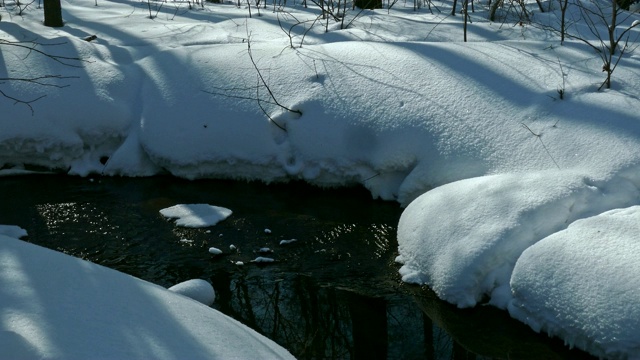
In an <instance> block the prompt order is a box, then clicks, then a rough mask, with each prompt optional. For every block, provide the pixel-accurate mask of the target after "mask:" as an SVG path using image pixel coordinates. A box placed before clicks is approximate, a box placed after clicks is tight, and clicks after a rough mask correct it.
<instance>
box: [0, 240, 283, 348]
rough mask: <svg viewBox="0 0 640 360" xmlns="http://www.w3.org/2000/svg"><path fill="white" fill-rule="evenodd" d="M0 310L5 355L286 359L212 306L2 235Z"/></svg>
mask: <svg viewBox="0 0 640 360" xmlns="http://www.w3.org/2000/svg"><path fill="white" fill-rule="evenodd" d="M53 270H55V271H53ZM0 309H1V310H0V314H1V316H0V317H1V318H2V331H0V347H1V348H2V356H3V357H6V358H13V359H35V358H38V359H89V358H96V357H97V358H110V359H141V358H154V359H177V358H188V359H280V358H282V359H293V357H292V356H291V355H290V354H289V353H288V352H287V351H286V350H284V349H283V348H281V347H280V346H278V345H276V344H275V343H274V342H272V341H271V340H269V339H267V338H265V337H264V336H262V335H260V334H258V333H256V332H255V331H253V330H251V329H249V328H248V327H246V326H244V325H242V324H240V323H238V322H237V321H235V320H233V319H231V318H229V317H227V316H225V315H223V314H221V313H220V312H218V311H217V310H214V309H212V308H209V307H207V306H205V305H202V304H200V303H198V302H195V301H193V300H191V299H188V298H186V297H183V296H181V295H178V294H175V293H173V292H171V291H168V290H167V289H164V288H162V287H159V286H156V285H153V284H150V283H148V282H145V281H142V280H139V279H136V278H133V277H131V276H129V275H125V274H122V273H119V272H117V271H114V270H111V269H107V268H105V267H102V266H99V265H95V264H92V263H89V262H86V261H83V260H80V259H77V258H73V257H70V256H68V255H64V254H61V253H58V252H55V251H52V250H48V249H45V248H41V247H38V246H35V245H31V244H29V243H26V242H23V241H20V240H17V239H14V238H10V237H7V236H4V235H0Z"/></svg>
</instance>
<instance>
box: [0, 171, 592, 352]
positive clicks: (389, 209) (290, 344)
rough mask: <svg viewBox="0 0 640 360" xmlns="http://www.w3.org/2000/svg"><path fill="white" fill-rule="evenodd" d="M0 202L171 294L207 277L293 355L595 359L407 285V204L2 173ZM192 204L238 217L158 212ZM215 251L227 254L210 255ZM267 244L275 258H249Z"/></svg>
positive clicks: (248, 187) (4, 216)
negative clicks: (399, 231) (403, 250)
mask: <svg viewBox="0 0 640 360" xmlns="http://www.w3.org/2000/svg"><path fill="white" fill-rule="evenodd" d="M0 194H1V197H0V199H1V200H0V224H13V225H19V226H21V227H23V228H25V229H27V231H28V233H29V236H28V237H27V238H26V239H25V240H26V241H29V242H32V243H35V244H39V245H42V246H45V247H48V248H51V249H55V250H58V251H61V252H65V253H67V254H71V255H73V256H77V257H80V258H83V259H86V260H89V261H92V262H94V263H97V264H101V265H104V266H107V267H110V268H113V269H116V270H119V271H122V272H125V273H128V274H131V275H134V276H137V277H139V278H142V279H145V280H147V281H150V282H153V283H156V284H159V285H162V286H165V287H168V286H171V285H174V284H176V283H178V282H181V281H185V280H188V279H193V278H202V279H206V280H209V281H210V282H211V283H212V284H213V285H214V288H215V290H216V293H217V299H216V303H215V304H214V305H213V307H214V308H216V309H218V310H220V311H222V312H224V313H225V314H227V315H229V316H232V317H234V318H236V319H238V320H240V321H241V322H243V323H245V324H247V325H249V326H250V327H252V328H254V329H256V330H257V331H259V332H260V333H262V334H264V335H266V336H267V337H269V338H271V339H273V340H275V341H276V342H278V343H279V344H281V345H282V346H284V347H285V348H287V349H288V350H289V351H291V353H292V354H294V355H295V356H296V357H298V358H314V359H349V358H359V359H581V358H585V359H586V358H589V357H588V356H586V355H585V354H584V353H581V352H578V351H569V350H568V349H567V348H566V347H564V346H563V345H562V343H561V342H559V341H552V340H549V339H548V338H547V337H546V336H544V335H537V334H535V333H533V332H532V331H531V330H529V329H528V328H527V327H525V326H524V325H522V324H520V323H518V322H516V321H514V320H512V319H510V318H509V317H508V316H507V315H506V313H504V312H502V311H499V310H496V309H494V308H492V307H489V306H485V307H482V306H481V307H478V308H476V309H471V310H459V309H456V308H455V307H453V306H451V305H449V304H446V303H444V302H442V301H439V300H438V299H437V298H436V297H435V296H434V295H433V294H432V293H431V292H430V291H429V290H428V289H424V288H418V287H416V286H409V285H405V284H402V283H401V282H400V280H399V276H398V274H397V269H398V265H397V264H395V263H394V258H395V256H396V255H397V243H396V240H395V234H396V225H397V223H398V219H399V217H400V214H401V209H400V208H399V206H398V205H397V204H395V203H389V202H382V201H374V200H371V197H370V195H369V193H368V192H366V191H365V190H363V189H352V188H351V189H339V190H321V189H317V188H313V187H309V186H306V185H304V184H288V185H271V186H266V185H263V184H256V183H242V182H231V181H212V180H207V181H186V180H179V179H175V178H170V177H156V178H144V179H121V178H94V179H88V178H74V177H65V176H54V175H51V176H43V175H38V176H22V177H0ZM184 203H208V204H212V205H218V206H223V207H227V208H229V209H231V210H233V214H232V215H231V217H229V218H228V219H226V220H224V221H223V222H220V223H219V224H217V225H215V226H213V227H210V228H204V229H186V228H180V227H177V226H175V225H174V224H173V223H172V222H171V221H168V220H166V219H164V218H163V217H162V216H160V214H159V210H160V209H162V208H165V207H169V206H172V205H176V204H184ZM265 229H269V230H270V232H268V231H265ZM283 239H285V240H289V239H297V240H298V241H296V242H294V243H291V244H288V245H279V242H280V240H283ZM184 240H190V241H184ZM230 245H235V246H236V247H237V249H238V250H239V251H237V252H231V251H230V250H229V247H230ZM212 246H214V247H217V248H219V249H222V250H223V251H224V252H225V254H224V255H222V256H217V257H214V256H212V255H211V254H209V253H208V248H209V247H212ZM262 247H268V248H270V249H271V250H272V251H273V252H271V253H269V254H268V255H265V256H269V257H272V258H274V259H275V260H276V262H274V263H271V264H267V265H259V264H256V263H251V262H250V261H251V260H252V259H254V258H256V257H257V256H259V254H258V253H257V251H258V250H259V249H260V248H262ZM238 261H242V262H244V264H245V265H243V266H239V265H236V264H235V263H236V262H238Z"/></svg>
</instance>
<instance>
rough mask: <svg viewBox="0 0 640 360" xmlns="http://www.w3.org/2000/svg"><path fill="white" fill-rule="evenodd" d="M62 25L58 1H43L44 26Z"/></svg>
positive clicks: (60, 8)
mask: <svg viewBox="0 0 640 360" xmlns="http://www.w3.org/2000/svg"><path fill="white" fill-rule="evenodd" d="M63 25H64V23H63V22H62V7H61V6H60V0H44V26H50V27H61V26H63Z"/></svg>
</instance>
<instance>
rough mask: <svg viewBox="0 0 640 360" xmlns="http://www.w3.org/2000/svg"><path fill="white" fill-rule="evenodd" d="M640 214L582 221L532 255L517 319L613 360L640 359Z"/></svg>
mask: <svg viewBox="0 0 640 360" xmlns="http://www.w3.org/2000/svg"><path fill="white" fill-rule="evenodd" d="M638 234H640V206H633V207H629V208H626V209H616V210H611V211H608V212H605V213H602V214H600V215H597V216H594V217H590V218H586V219H581V220H578V221H576V222H574V223H572V224H571V225H569V227H568V228H567V229H565V230H563V231H559V232H557V233H554V234H552V235H550V236H548V237H546V238H545V239H543V240H541V241H540V242H538V243H536V244H535V245H533V246H531V247H529V248H527V250H526V251H524V253H523V254H522V256H520V258H519V259H518V262H517V263H516V266H515V269H514V271H513V276H512V278H511V287H512V289H513V294H514V299H513V300H512V302H511V303H510V304H509V312H510V313H511V315H512V316H513V317H515V318H517V319H520V320H521V321H523V322H525V323H527V324H529V325H530V326H531V327H532V328H533V329H535V330H536V331H544V332H546V333H548V334H550V335H554V336H558V337H560V338H562V339H564V340H565V342H567V343H568V344H570V345H572V346H576V347H579V348H581V349H584V350H587V351H589V352H590V353H592V354H594V355H596V356H598V357H601V358H607V359H614V358H618V359H622V358H629V359H638V358H639V357H640V342H638V332H637V329H640V307H638V306H637V305H638V304H639V303H640V238H639V237H638Z"/></svg>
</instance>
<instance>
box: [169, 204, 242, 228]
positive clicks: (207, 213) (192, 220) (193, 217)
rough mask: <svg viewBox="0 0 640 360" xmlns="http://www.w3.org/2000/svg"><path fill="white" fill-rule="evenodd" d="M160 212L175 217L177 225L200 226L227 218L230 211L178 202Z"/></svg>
mask: <svg viewBox="0 0 640 360" xmlns="http://www.w3.org/2000/svg"><path fill="white" fill-rule="evenodd" d="M160 214H162V216H164V217H166V218H169V219H177V220H176V225H178V226H183V227H189V228H200V227H207V226H213V225H215V224H217V223H218V222H220V221H222V220H224V219H226V218H228V217H229V216H230V215H231V214H232V211H231V210H229V209H227V208H223V207H219V206H213V205H207V204H180V205H175V206H171V207H168V208H165V209H162V210H160Z"/></svg>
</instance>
